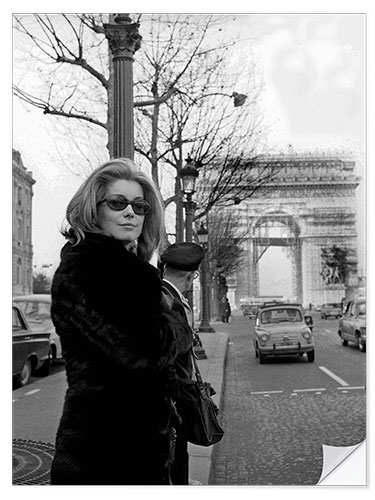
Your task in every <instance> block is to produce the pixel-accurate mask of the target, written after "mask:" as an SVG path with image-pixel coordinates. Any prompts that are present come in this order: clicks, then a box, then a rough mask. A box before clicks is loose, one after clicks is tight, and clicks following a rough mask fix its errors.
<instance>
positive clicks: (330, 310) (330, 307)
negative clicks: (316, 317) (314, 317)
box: [320, 302, 342, 319]
mask: <svg viewBox="0 0 375 500" xmlns="http://www.w3.org/2000/svg"><path fill="white" fill-rule="evenodd" d="M341 314H342V309H341V304H338V303H333V302H330V303H327V304H323V305H322V308H321V310H320V317H321V318H322V319H327V318H340V316H341Z"/></svg>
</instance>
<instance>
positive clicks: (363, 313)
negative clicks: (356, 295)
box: [358, 302, 366, 316]
mask: <svg viewBox="0 0 375 500" xmlns="http://www.w3.org/2000/svg"><path fill="white" fill-rule="evenodd" d="M358 315H359V316H366V302H362V303H360V304H358Z"/></svg>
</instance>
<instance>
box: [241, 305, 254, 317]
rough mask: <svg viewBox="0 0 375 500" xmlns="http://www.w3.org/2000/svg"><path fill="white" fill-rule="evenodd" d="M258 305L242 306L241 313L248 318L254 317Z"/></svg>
mask: <svg viewBox="0 0 375 500" xmlns="http://www.w3.org/2000/svg"><path fill="white" fill-rule="evenodd" d="M257 310H258V306H245V307H244V308H243V311H242V313H243V315H244V316H245V317H246V316H247V317H248V318H249V319H253V318H255V316H256V314H257Z"/></svg>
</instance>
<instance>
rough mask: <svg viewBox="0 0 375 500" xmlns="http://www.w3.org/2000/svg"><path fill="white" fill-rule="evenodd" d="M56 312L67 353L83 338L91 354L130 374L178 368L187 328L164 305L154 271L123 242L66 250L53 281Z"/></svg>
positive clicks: (54, 309) (57, 322)
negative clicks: (179, 335)
mask: <svg viewBox="0 0 375 500" xmlns="http://www.w3.org/2000/svg"><path fill="white" fill-rule="evenodd" d="M103 247H104V248H103ZM51 312H52V318H53V321H54V323H55V326H56V330H57V333H58V334H59V335H60V337H61V340H62V344H63V349H64V346H65V347H66V349H67V350H69V347H70V345H71V344H70V341H71V340H73V339H72V336H74V337H75V338H74V342H76V341H77V340H78V339H77V336H78V337H79V339H80V341H81V343H82V344H83V345H87V348H88V349H89V350H90V351H91V352H93V353H96V354H97V355H98V356H102V357H104V358H105V359H106V361H107V362H110V363H114V364H116V365H118V366H119V367H121V368H125V369H127V370H145V369H153V370H155V369H162V368H164V367H166V366H167V365H168V364H170V363H172V362H173V360H174V358H175V355H176V342H175V332H176V331H178V330H179V329H180V328H184V325H183V324H182V322H180V321H179V319H178V317H177V316H176V315H174V314H173V312H171V311H170V310H168V308H166V307H164V306H163V305H162V303H161V285H160V280H159V277H158V276H157V274H156V273H155V272H154V269H153V268H152V266H150V265H148V264H147V263H144V262H143V261H141V260H140V259H138V258H137V257H136V256H135V255H133V254H131V253H129V252H127V251H126V250H125V249H123V248H122V247H121V246H120V245H118V244H117V242H111V244H109V245H105V246H103V245H94V246H92V245H91V246H90V245H89V244H83V245H81V247H80V246H79V245H77V246H76V247H72V246H70V245H69V244H68V245H67V246H66V247H65V249H64V250H63V252H62V261H61V264H60V266H59V268H58V270H57V272H56V274H55V276H54V280H53V285H52V310H51Z"/></svg>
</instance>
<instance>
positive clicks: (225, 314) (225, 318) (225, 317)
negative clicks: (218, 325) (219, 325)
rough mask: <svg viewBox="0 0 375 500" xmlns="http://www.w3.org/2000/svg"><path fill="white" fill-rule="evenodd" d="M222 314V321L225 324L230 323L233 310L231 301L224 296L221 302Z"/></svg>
mask: <svg viewBox="0 0 375 500" xmlns="http://www.w3.org/2000/svg"><path fill="white" fill-rule="evenodd" d="M220 312H221V321H222V322H223V323H228V322H229V317H230V316H231V309H230V304H229V300H228V298H227V297H226V296H223V297H222V299H221V301H220Z"/></svg>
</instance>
